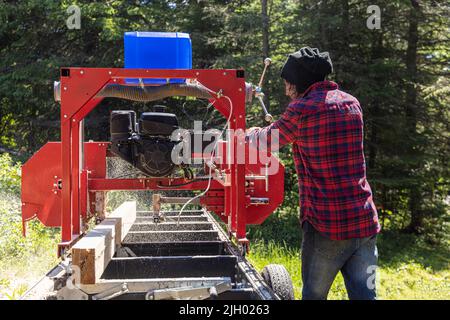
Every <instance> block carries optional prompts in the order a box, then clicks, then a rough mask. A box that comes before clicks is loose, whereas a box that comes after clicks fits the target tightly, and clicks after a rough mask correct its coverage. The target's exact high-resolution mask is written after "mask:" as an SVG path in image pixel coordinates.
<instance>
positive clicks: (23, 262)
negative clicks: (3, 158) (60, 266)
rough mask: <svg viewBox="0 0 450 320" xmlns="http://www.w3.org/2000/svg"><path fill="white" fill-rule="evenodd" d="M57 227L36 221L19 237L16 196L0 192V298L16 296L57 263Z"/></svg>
mask: <svg viewBox="0 0 450 320" xmlns="http://www.w3.org/2000/svg"><path fill="white" fill-rule="evenodd" d="M58 242H59V236H58V230H54V229H49V228H45V227H44V226H43V225H42V224H40V223H39V222H38V221H33V222H31V223H29V224H28V230H27V237H26V238H24V237H23V236H22V221H21V216H20V199H19V198H18V197H17V196H14V195H12V194H10V193H8V194H5V193H4V192H0V299H17V298H19V297H20V296H21V295H23V294H24V293H25V292H26V290H28V288H30V286H31V285H33V284H34V283H35V282H37V280H38V279H40V278H41V277H42V276H43V275H44V274H45V273H46V272H47V271H49V270H50V268H51V267H53V266H54V265H55V264H56V263H57V256H56V253H57V251H56V250H57V249H56V248H57V243H58Z"/></svg>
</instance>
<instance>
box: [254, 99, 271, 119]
mask: <svg viewBox="0 0 450 320" xmlns="http://www.w3.org/2000/svg"><path fill="white" fill-rule="evenodd" d="M263 97H264V94H260V95H258V96H257V98H258V100H259V103H260V104H261V107H262V109H263V111H264V120H266V121H267V122H269V123H271V122H272V121H273V117H272V115H271V114H270V113H269V112H268V111H267V108H266V105H265V104H264V100H263Z"/></svg>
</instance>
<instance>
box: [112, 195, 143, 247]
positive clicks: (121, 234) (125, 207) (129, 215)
mask: <svg viewBox="0 0 450 320" xmlns="http://www.w3.org/2000/svg"><path fill="white" fill-rule="evenodd" d="M106 217H107V219H108V220H110V219H117V220H118V221H119V228H120V230H117V236H116V244H117V245H120V244H121V243H122V241H123V239H124V238H125V236H126V235H127V233H128V232H129V231H130V229H131V227H132V225H133V224H134V222H135V221H136V202H135V201H126V202H124V203H122V204H121V205H120V206H119V207H118V208H117V209H116V210H114V211H113V212H111V214H109V215H106Z"/></svg>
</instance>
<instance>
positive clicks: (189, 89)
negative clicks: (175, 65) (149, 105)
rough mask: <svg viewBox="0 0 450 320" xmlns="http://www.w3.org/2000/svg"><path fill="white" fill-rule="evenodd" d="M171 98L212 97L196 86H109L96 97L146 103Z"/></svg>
mask: <svg viewBox="0 0 450 320" xmlns="http://www.w3.org/2000/svg"><path fill="white" fill-rule="evenodd" d="M172 96H184V97H197V98H203V99H211V98H213V96H212V95H211V93H209V92H208V91H207V90H206V89H205V88H203V87H202V86H199V85H196V84H184V83H183V84H166V85H162V86H126V85H120V84H110V85H107V86H106V87H104V88H103V89H102V90H101V91H100V92H99V93H98V94H97V97H103V98H121V99H127V100H132V101H140V102H148V101H155V100H160V99H164V98H167V97H172Z"/></svg>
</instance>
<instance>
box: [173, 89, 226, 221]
mask: <svg viewBox="0 0 450 320" xmlns="http://www.w3.org/2000/svg"><path fill="white" fill-rule="evenodd" d="M197 84H198V85H199V86H201V87H203V88H204V89H205V90H207V91H209V92H211V93H213V94H214V95H216V96H217V93H216V92H214V91H213V90H211V89H209V88H208V87H206V86H204V85H203V84H202V83H200V82H198V81H197ZM222 97H223V98H225V99H227V100H228V102H229V103H230V114H229V115H228V119H227V122H226V123H225V125H224V126H223V128H222V131H221V132H220V136H218V137H217V139H216V141H215V142H214V147H213V149H212V151H211V158H210V163H211V164H212V162H213V159H214V155H215V152H216V147H217V143H218V142H219V137H221V136H222V135H223V133H224V132H225V129H226V128H227V127H228V126H229V124H230V120H231V116H232V115H233V102H232V101H231V99H230V97H228V96H225V95H223V96H222ZM208 177H209V178H208V185H207V186H206V189H205V190H204V191H203V192H201V193H199V194H198V195H196V196H194V197H192V198H191V199H189V200H188V201H186V202H185V203H184V205H183V206H182V207H181V210H180V213H179V214H178V217H177V218H178V220H177V226H178V225H179V224H180V217H181V214H182V213H183V210H184V209H185V208H186V206H187V205H188V204H190V203H191V202H192V201H194V200H195V199H198V198H200V197H203V196H204V195H205V194H206V193H207V192H208V191H209V188H210V187H211V180H212V166H209V175H208Z"/></svg>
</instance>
